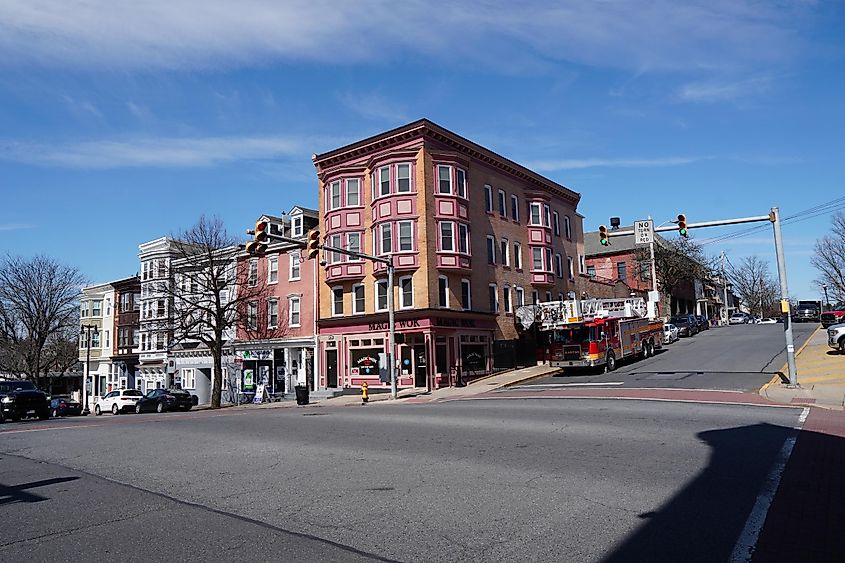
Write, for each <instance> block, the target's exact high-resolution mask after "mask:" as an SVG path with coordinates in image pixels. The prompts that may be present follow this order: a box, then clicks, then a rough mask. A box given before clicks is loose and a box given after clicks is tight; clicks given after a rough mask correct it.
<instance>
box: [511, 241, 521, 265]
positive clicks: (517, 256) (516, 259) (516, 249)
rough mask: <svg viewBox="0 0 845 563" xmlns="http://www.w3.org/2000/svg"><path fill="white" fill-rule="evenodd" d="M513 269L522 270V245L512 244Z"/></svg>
mask: <svg viewBox="0 0 845 563" xmlns="http://www.w3.org/2000/svg"><path fill="white" fill-rule="evenodd" d="M513 267H514V268H516V269H517V270H521V269H522V245H521V244H519V243H518V242H515V243H513Z"/></svg>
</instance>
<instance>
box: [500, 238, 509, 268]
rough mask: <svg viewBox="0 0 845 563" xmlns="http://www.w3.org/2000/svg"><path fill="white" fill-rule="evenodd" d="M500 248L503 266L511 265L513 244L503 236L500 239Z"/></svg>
mask: <svg viewBox="0 0 845 563" xmlns="http://www.w3.org/2000/svg"><path fill="white" fill-rule="evenodd" d="M499 249H500V250H501V258H500V260H501V261H502V266H506V267H510V265H511V245H510V242H509V241H508V239H506V238H503V239H502V240H500V241H499Z"/></svg>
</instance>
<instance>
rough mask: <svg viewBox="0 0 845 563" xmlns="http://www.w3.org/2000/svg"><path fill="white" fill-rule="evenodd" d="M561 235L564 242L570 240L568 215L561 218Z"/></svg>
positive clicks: (570, 228)
mask: <svg viewBox="0 0 845 563" xmlns="http://www.w3.org/2000/svg"><path fill="white" fill-rule="evenodd" d="M563 234H564V235H565V236H566V240H572V222H571V221H570V220H569V215H564V216H563Z"/></svg>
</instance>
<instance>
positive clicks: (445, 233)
mask: <svg viewBox="0 0 845 563" xmlns="http://www.w3.org/2000/svg"><path fill="white" fill-rule="evenodd" d="M440 250H443V251H446V252H454V250H455V241H454V240H453V238H452V222H451V221H441V222H440Z"/></svg>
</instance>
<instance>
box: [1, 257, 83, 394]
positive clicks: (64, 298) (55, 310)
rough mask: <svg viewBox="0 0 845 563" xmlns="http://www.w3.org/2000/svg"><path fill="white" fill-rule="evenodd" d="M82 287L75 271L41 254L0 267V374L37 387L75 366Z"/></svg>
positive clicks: (9, 259)
mask: <svg viewBox="0 0 845 563" xmlns="http://www.w3.org/2000/svg"><path fill="white" fill-rule="evenodd" d="M84 282H85V280H84V278H83V277H82V274H80V272H79V270H77V269H76V268H75V267H72V266H67V265H64V264H60V263H59V262H57V261H56V260H54V259H52V258H50V257H48V256H44V255H39V256H35V257H33V258H24V257H20V256H6V257H5V258H4V259H3V260H2V262H0V370H3V371H7V372H11V373H20V374H23V375H24V376H25V377H27V378H28V379H31V380H33V381H34V382H35V384H36V385H38V386H39V387H41V386H42V382H43V378H44V377H46V376H47V374H48V373H49V372H59V373H63V372H64V371H66V370H67V369H68V368H69V367H70V366H72V365H73V364H75V363H76V358H77V355H78V353H79V339H78V337H77V335H76V334H77V330H78V328H79V327H78V319H79V317H78V315H79V307H78V302H79V290H80V288H81V287H82V286H83V284H84Z"/></svg>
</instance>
